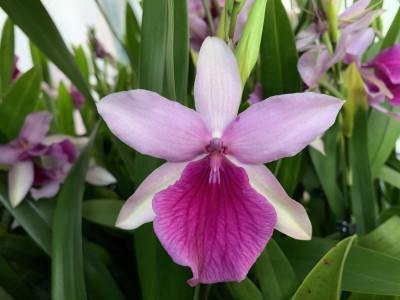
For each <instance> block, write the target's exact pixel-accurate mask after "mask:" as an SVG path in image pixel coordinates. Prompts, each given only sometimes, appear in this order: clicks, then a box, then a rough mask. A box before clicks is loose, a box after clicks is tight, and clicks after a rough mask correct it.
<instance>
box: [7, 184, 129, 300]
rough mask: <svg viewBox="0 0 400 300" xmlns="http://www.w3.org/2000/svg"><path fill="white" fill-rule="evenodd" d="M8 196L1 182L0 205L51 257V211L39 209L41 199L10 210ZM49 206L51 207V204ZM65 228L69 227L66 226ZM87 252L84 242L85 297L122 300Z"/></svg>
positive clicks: (106, 273)
mask: <svg viewBox="0 0 400 300" xmlns="http://www.w3.org/2000/svg"><path fill="white" fill-rule="evenodd" d="M7 195H8V191H7V187H6V186H5V185H4V182H3V181H0V202H1V203H2V204H3V206H4V207H5V208H6V209H7V210H8V211H9V212H10V213H11V214H12V215H13V217H14V218H15V219H16V220H17V221H18V223H19V224H20V225H21V226H22V227H23V228H24V230H25V231H26V232H27V233H28V235H29V236H30V237H31V238H32V239H33V240H34V241H35V242H36V243H37V244H38V245H39V246H40V247H41V249H42V250H43V251H44V252H45V253H46V254H47V255H49V256H50V255H51V250H52V246H51V244H52V242H51V239H52V224H51V222H50V221H51V219H52V216H53V209H52V207H47V208H45V206H46V205H38V204H39V203H40V202H43V201H44V199H41V201H40V202H36V201H32V200H24V201H23V202H22V203H21V204H19V205H18V207H17V208H12V207H11V205H10V202H9V200H8V196H7ZM70 200H71V199H70ZM44 204H45V203H44ZM48 204H49V205H50V206H52V203H51V202H49V203H48ZM49 205H47V206H49ZM66 225H67V226H68V225H69V224H66ZM60 238H62V237H60ZM87 248H88V247H87V243H86V242H85V241H84V243H83V255H84V268H85V279H86V283H87V289H88V295H89V296H92V295H95V297H93V299H104V300H108V299H123V297H122V294H121V291H120V290H119V288H118V286H117V285H116V283H115V281H114V279H113V278H112V276H111V275H110V273H109V271H108V270H107V268H106V267H105V266H104V264H103V263H102V261H101V260H100V259H99V258H98V257H97V256H96V255H94V253H92V251H91V249H87ZM103 296H104V297H103Z"/></svg>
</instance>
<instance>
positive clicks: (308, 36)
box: [296, 23, 321, 52]
mask: <svg viewBox="0 0 400 300" xmlns="http://www.w3.org/2000/svg"><path fill="white" fill-rule="evenodd" d="M320 34H321V33H320V32H318V30H317V24H315V23H312V24H311V25H310V26H308V28H307V29H306V30H303V31H300V32H299V34H298V35H297V37H296V49H297V51H299V52H300V51H306V50H308V49H310V48H311V47H313V46H312V44H313V43H314V42H315V40H316V39H317V38H319V36H320Z"/></svg>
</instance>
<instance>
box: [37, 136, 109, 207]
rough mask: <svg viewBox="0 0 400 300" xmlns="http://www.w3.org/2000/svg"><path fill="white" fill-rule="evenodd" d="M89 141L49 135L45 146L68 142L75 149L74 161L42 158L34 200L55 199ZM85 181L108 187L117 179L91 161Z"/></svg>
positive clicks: (44, 142) (48, 157)
mask: <svg viewBox="0 0 400 300" xmlns="http://www.w3.org/2000/svg"><path fill="white" fill-rule="evenodd" d="M88 141H89V139H88V138H87V137H72V136H68V135H49V136H47V137H46V138H45V139H44V140H43V144H45V145H54V144H62V143H66V142H68V143H69V145H70V146H71V147H72V148H73V151H74V153H76V155H75V156H74V159H73V160H71V161H65V160H59V159H56V158H54V157H50V156H42V157H41V166H38V165H35V176H34V181H33V185H34V186H35V187H33V188H32V189H31V195H32V198H33V199H35V200H38V199H40V198H51V197H54V196H55V195H56V194H57V193H58V191H59V189H60V185H61V183H63V182H64V181H65V179H66V177H67V175H68V172H69V171H70V169H71V167H72V164H73V162H74V161H75V157H77V156H78V155H79V154H80V152H81V151H82V150H83V148H84V147H85V145H86V144H87V142H88ZM85 181H86V182H88V183H90V184H92V185H96V186H107V185H110V184H113V183H116V179H115V177H114V176H113V175H112V174H111V173H110V172H108V171H107V170H106V169H105V168H103V167H101V166H97V165H95V163H94V161H91V163H90V166H89V168H88V171H87V173H86V178H85Z"/></svg>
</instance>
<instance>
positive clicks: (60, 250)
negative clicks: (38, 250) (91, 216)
mask: <svg viewBox="0 0 400 300" xmlns="http://www.w3.org/2000/svg"><path fill="white" fill-rule="evenodd" d="M98 126H99V124H98V125H97V126H96V128H95V130H94V131H93V132H92V134H91V137H90V139H89V142H88V144H87V145H86V146H85V148H84V149H83V151H82V152H81V154H80V155H79V157H78V159H77V160H76V161H75V163H74V165H73V166H72V168H71V170H70V172H69V173H68V175H67V178H66V179H65V181H64V184H63V185H62V187H61V190H60V193H59V196H58V203H57V208H56V211H55V215H54V227H53V248H52V253H53V257H52V296H53V298H54V299H86V288H85V281H84V273H83V257H82V256H83V255H82V198H83V191H84V187H85V176H86V172H87V170H88V167H89V159H90V151H91V149H92V146H93V143H94V139H95V136H96V133H97V129H98Z"/></svg>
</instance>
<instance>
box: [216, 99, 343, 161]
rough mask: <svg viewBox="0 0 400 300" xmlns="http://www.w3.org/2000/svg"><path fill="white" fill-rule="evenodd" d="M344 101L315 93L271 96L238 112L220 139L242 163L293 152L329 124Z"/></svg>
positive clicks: (287, 154)
mask: <svg viewBox="0 0 400 300" xmlns="http://www.w3.org/2000/svg"><path fill="white" fill-rule="evenodd" d="M343 103H344V101H342V100H340V99H338V98H335V97H331V96H327V95H321V94H316V93H301V94H288V95H280V96H274V97H270V98H268V99H266V100H264V101H261V102H259V103H256V104H253V105H252V106H250V107H249V108H248V109H247V110H245V111H244V112H242V113H241V114H240V115H239V116H237V118H236V119H235V120H233V121H232V122H231V124H229V126H228V128H227V129H226V131H225V132H224V134H223V136H222V141H223V142H224V145H225V146H226V147H228V150H227V151H228V154H230V155H232V156H234V157H235V158H236V159H237V160H239V161H240V162H242V163H248V164H260V163H266V162H270V161H273V160H277V159H279V158H282V157H286V156H293V155H295V154H297V153H298V152H300V151H301V150H302V149H303V148H304V147H305V146H307V145H308V144H310V143H311V142H312V141H314V140H315V138H316V137H317V136H321V135H322V134H323V133H324V132H325V131H326V130H327V129H328V128H329V127H330V126H332V124H333V123H334V122H335V119H336V115H337V114H338V112H339V110H340V108H341V107H342V105H343Z"/></svg>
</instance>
